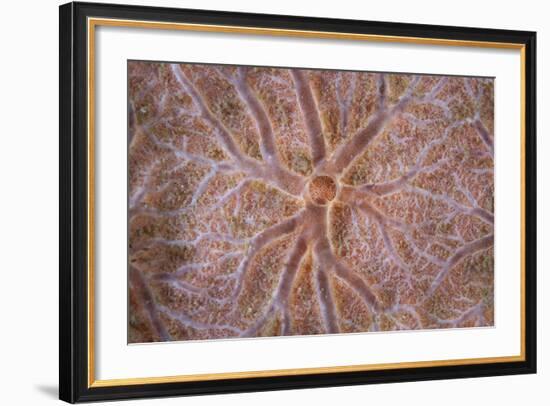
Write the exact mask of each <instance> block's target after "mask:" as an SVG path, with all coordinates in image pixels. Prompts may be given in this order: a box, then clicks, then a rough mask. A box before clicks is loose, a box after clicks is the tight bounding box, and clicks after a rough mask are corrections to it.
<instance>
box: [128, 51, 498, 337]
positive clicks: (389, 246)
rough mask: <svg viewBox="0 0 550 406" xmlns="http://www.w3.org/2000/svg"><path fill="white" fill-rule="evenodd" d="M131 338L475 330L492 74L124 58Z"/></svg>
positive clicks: (485, 240) (487, 208)
mask: <svg viewBox="0 0 550 406" xmlns="http://www.w3.org/2000/svg"><path fill="white" fill-rule="evenodd" d="M128 87H129V152H128V154H129V158H128V162H129V196H128V205H129V207H128V210H129V225H128V227H129V270H128V272H129V278H128V280H129V325H128V328H129V335H128V341H129V342H130V343H140V342H152V341H172V340H197V339H219V338H231V337H258V336H278V335H312V334H329V333H351V332H367V331H390V330H411V329H441V328H449V327H455V328H456V327H475V326H491V325H493V323H494V319H493V313H494V304H493V303H494V301H493V267H494V264H493V262H494V256H493V212H494V207H493V194H494V191H493V189H494V181H493V178H494V174H493V166H494V165H493V132H494V130H493V104H494V102H493V80H492V79H488V78H475V77H447V76H430V75H412V74H392V73H370V72H348V71H326V70H305V69H280V68H266V67H239V66H224V65H201V64H184V63H182V64H170V63H156V62H155V63H152V62H141V61H130V62H129V63H128Z"/></svg>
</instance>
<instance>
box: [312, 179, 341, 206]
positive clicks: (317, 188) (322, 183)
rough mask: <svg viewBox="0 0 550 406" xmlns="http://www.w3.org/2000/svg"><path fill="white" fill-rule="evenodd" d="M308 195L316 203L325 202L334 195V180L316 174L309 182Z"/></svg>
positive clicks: (321, 203)
mask: <svg viewBox="0 0 550 406" xmlns="http://www.w3.org/2000/svg"><path fill="white" fill-rule="evenodd" d="M309 196H310V197H311V200H313V201H314V202H315V203H317V204H320V205H324V204H327V203H328V202H330V201H331V200H332V199H334V198H335V197H336V182H334V179H332V178H331V177H330V176H325V175H323V176H316V177H315V178H313V179H312V180H311V182H309Z"/></svg>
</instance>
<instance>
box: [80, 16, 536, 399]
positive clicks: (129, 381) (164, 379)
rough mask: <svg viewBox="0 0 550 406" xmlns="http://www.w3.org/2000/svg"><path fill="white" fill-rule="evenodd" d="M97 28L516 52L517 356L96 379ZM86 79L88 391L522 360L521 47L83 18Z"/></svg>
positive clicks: (523, 116) (523, 265)
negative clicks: (518, 177) (518, 195)
mask: <svg viewBox="0 0 550 406" xmlns="http://www.w3.org/2000/svg"><path fill="white" fill-rule="evenodd" d="M97 26H109V27H129V28H148V29H157V30H158V29H160V30H179V31H194V32H217V33H233V34H243V35H265V36H284V37H299V38H317V39H342V40H357V41H371V42H386V43H401V44H415V45H432V46H459V47H474V48H496V49H512V50H519V51H520V65H521V67H520V69H521V74H520V82H521V91H520V93H521V101H520V108H521V112H520V126H521V130H520V137H521V148H520V154H521V158H520V160H521V161H520V162H521V186H520V191H521V221H520V224H521V226H520V228H521V237H520V240H521V247H520V250H521V257H520V259H521V269H520V330H521V331H520V341H521V349H520V354H519V355H512V356H502V357H481V358H464V359H451V360H433V361H414V362H395V363H383V364H363V365H344V366H330V367H316V368H295V369H277V370H264V371H242V372H219V373H209V374H188V375H174V376H160V377H145V378H122V379H106V380H97V379H95V334H94V333H95V316H94V308H95V278H94V269H95V268H94V267H95V263H94V240H95V231H94V225H95V220H94V210H95V208H94V196H95V168H94V166H95V150H94V145H95V141H94V137H95V28H96V27H97ZM87 43H88V50H87V55H88V60H87V72H88V76H87V80H88V128H87V130H88V273H87V283H88V312H87V313H88V323H87V325H88V387H89V388H99V387H111V386H125V385H143V384H161V383H177V382H193V381H212V380H218V379H243V378H260V377H261V378H266V377H280V376H296V375H312V374H331V373H341V372H361V371H363V372H365V371H380V370H391V369H397V368H426V367H440V366H458V365H474V364H478V365H479V364H494V363H504V362H521V361H525V359H526V358H525V103H526V98H525V57H526V56H525V45H523V44H517V43H506V42H487V41H463V40H453V39H435V38H422V37H404V36H403V37H401V36H391V35H374V34H355V33H345V32H326V31H308V30H291V29H275V28H260V27H242V26H230V25H210V24H188V23H167V22H155V21H139V20H121V19H108V18H88V21H87Z"/></svg>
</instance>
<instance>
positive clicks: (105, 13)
mask: <svg viewBox="0 0 550 406" xmlns="http://www.w3.org/2000/svg"><path fill="white" fill-rule="evenodd" d="M59 13H60V14H59V17H60V32H59V50H60V52H59V54H60V60H59V62H60V71H59V74H60V76H59V81H60V87H59V92H60V105H59V125H60V140H59V148H60V160H59V176H60V177H59V181H60V195H59V198H60V205H59V217H60V223H59V227H60V252H59V259H60V268H59V316H60V327H59V335H60V340H59V353H60V358H59V367H60V368H59V369H60V373H59V397H60V399H62V400H64V401H67V402H71V403H74V402H84V401H99V400H114V399H127V398H146V397H160V396H181V395H196V394H215V393H235V392H247V391H266V390H279V389H296V388H312V387H327V386H343V385H358V384H372V383H389V382H404V381H423V380H432V379H450V378H466V377H482V376H497V375H512V374H528V373H535V372H536V355H537V353H536V33H535V32H528V31H510V30H497V29H480V28H463V27H450V26H436V25H419V24H402V23H388V22H373V21H355V20H341V19H325V18H309V17H294V16H282V15H261V14H248V13H233V12H218V11H205V10H188V9H173V8H160V7H143V6H125V5H113V4H93V3H78V2H76V3H68V4H65V5H62V6H60V8H59ZM89 17H96V18H113V19H129V20H140V21H161V22H170V23H194V24H209V25H224V26H228V25H229V26H241V27H260V28H268V29H287V30H288V29H291V30H300V31H316V32H319V31H322V32H328V33H332V32H334V33H336V32H343V33H351V34H367V35H377V36H393V37H413V38H424V39H442V40H453V41H483V42H485V43H510V44H517V45H518V46H521V47H522V48H523V52H524V61H525V63H524V102H525V105H524V123H523V124H524V148H525V159H524V180H525V181H524V193H525V196H523V200H524V219H523V222H524V229H525V234H524V246H525V251H524V259H523V260H524V264H523V266H524V270H525V278H524V292H523V297H524V310H525V317H524V320H523V321H524V340H525V341H524V357H523V358H524V359H522V360H518V361H513V362H495V363H472V364H462V365H443V366H428V367H414V368H397V369H386V370H370V371H355V372H337V373H308V374H303V375H287V376H271V377H252V378H250V377H247V378H232V379H216V380H203V381H188V382H164V383H145V384H130V385H116V386H108V385H107V386H103V385H102V386H94V385H90V381H89V375H88V371H89V362H90V358H89V352H88V340H89V329H88V321H89V320H88V316H89V314H88V310H87V309H88V303H89V302H88V300H89V297H88V295H89V292H90V291H89V286H88V279H87V267H88V260H89V258H88V244H87V239H88V216H87V213H88V205H89V201H90V200H89V198H90V196H89V194H88V188H87V184H88V183H87V182H88V175H87V167H88V161H87V160H88V151H87V148H88V147H87V145H88V143H87V126H88V107H87V100H88V99H87V98H88V94H87V92H88V90H87V89H88V88H87V83H88V82H87V74H88V70H87V69H88V68H87V67H88V65H87V63H88V55H87V35H88V34H87V19H88V18H89Z"/></svg>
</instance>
